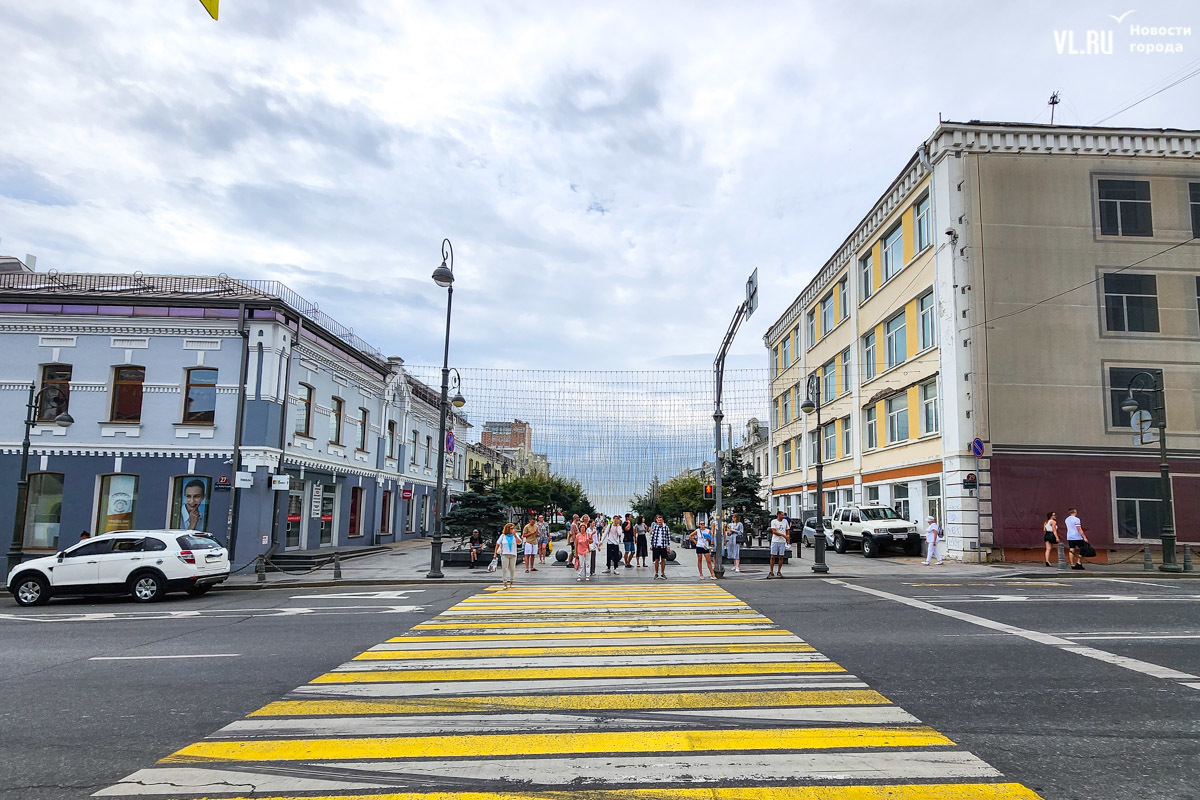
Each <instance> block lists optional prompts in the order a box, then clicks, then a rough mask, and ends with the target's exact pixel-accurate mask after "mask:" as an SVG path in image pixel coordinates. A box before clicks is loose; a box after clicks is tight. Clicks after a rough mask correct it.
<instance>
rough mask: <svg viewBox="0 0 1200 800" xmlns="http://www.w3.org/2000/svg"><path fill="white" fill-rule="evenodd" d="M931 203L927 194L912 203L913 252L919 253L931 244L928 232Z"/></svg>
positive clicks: (930, 233)
mask: <svg viewBox="0 0 1200 800" xmlns="http://www.w3.org/2000/svg"><path fill="white" fill-rule="evenodd" d="M931 211H932V203H931V202H930V200H929V193H928V192H926V193H925V196H924V197H922V198H920V199H919V200H917V202H915V203H913V252H914V253H920V252H922V251H923V250H925V249H926V248H928V247H929V246H930V245H932V244H933V231H932V230H930V222H931Z"/></svg>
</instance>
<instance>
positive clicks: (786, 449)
mask: <svg viewBox="0 0 1200 800" xmlns="http://www.w3.org/2000/svg"><path fill="white" fill-rule="evenodd" d="M779 450H780V452H781V453H782V454H783V471H784V472H791V471H792V469H793V467H792V443H791V442H790V441H787V442H784V443H783V444H781V445H780V446H779Z"/></svg>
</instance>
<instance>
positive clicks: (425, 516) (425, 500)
mask: <svg viewBox="0 0 1200 800" xmlns="http://www.w3.org/2000/svg"><path fill="white" fill-rule="evenodd" d="M420 529H421V530H423V531H427V530H429V494H428V493H426V494H423V495H421V519H420Z"/></svg>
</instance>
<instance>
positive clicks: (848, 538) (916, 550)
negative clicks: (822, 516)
mask: <svg viewBox="0 0 1200 800" xmlns="http://www.w3.org/2000/svg"><path fill="white" fill-rule="evenodd" d="M831 524H832V527H833V549H834V550H835V551H836V552H838V553H844V552H846V550H847V548H848V547H851V546H853V547H859V548H862V553H863V556H864V557H866V558H875V557H876V556H878V555H879V553H880V551H881V549H882V548H884V547H887V546H888V545H902V546H903V547H904V554H905V555H907V556H919V555H921V534H920V533H919V532H918V531H917V526H916V525H913V524H912V523H911V522H909V521H908V520H906V519H904V518H903V517H901V516H900V515H899V514H897V513H896V511H895V509H892V508H889V507H888V506H884V505H865V506H848V507H845V508H838V509H836V510H835V511H834V512H833V517H832V519H831Z"/></svg>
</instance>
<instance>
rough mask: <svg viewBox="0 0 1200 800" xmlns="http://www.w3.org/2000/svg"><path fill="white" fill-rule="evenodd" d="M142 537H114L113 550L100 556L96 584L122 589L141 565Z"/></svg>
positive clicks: (142, 554)
mask: <svg viewBox="0 0 1200 800" xmlns="http://www.w3.org/2000/svg"><path fill="white" fill-rule="evenodd" d="M143 538H144V537H142V536H121V535H118V536H114V537H112V540H113V542H112V550H110V551H109V552H107V553H102V554H100V557H99V560H100V563H99V564H98V565H97V566H98V567H99V570H98V575H97V578H96V582H97V583H99V584H100V586H102V587H104V588H107V589H113V588H122V587H124V585H125V581H126V580H127V579H128V578H129V574H130V573H131V572H132V571H133V570H134V569H135V568H136V567H137V566H138V565H139V564H141V561H142V557H143V556H144V555H145V554H144V553H143V552H142V547H141V544H142V539H143Z"/></svg>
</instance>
